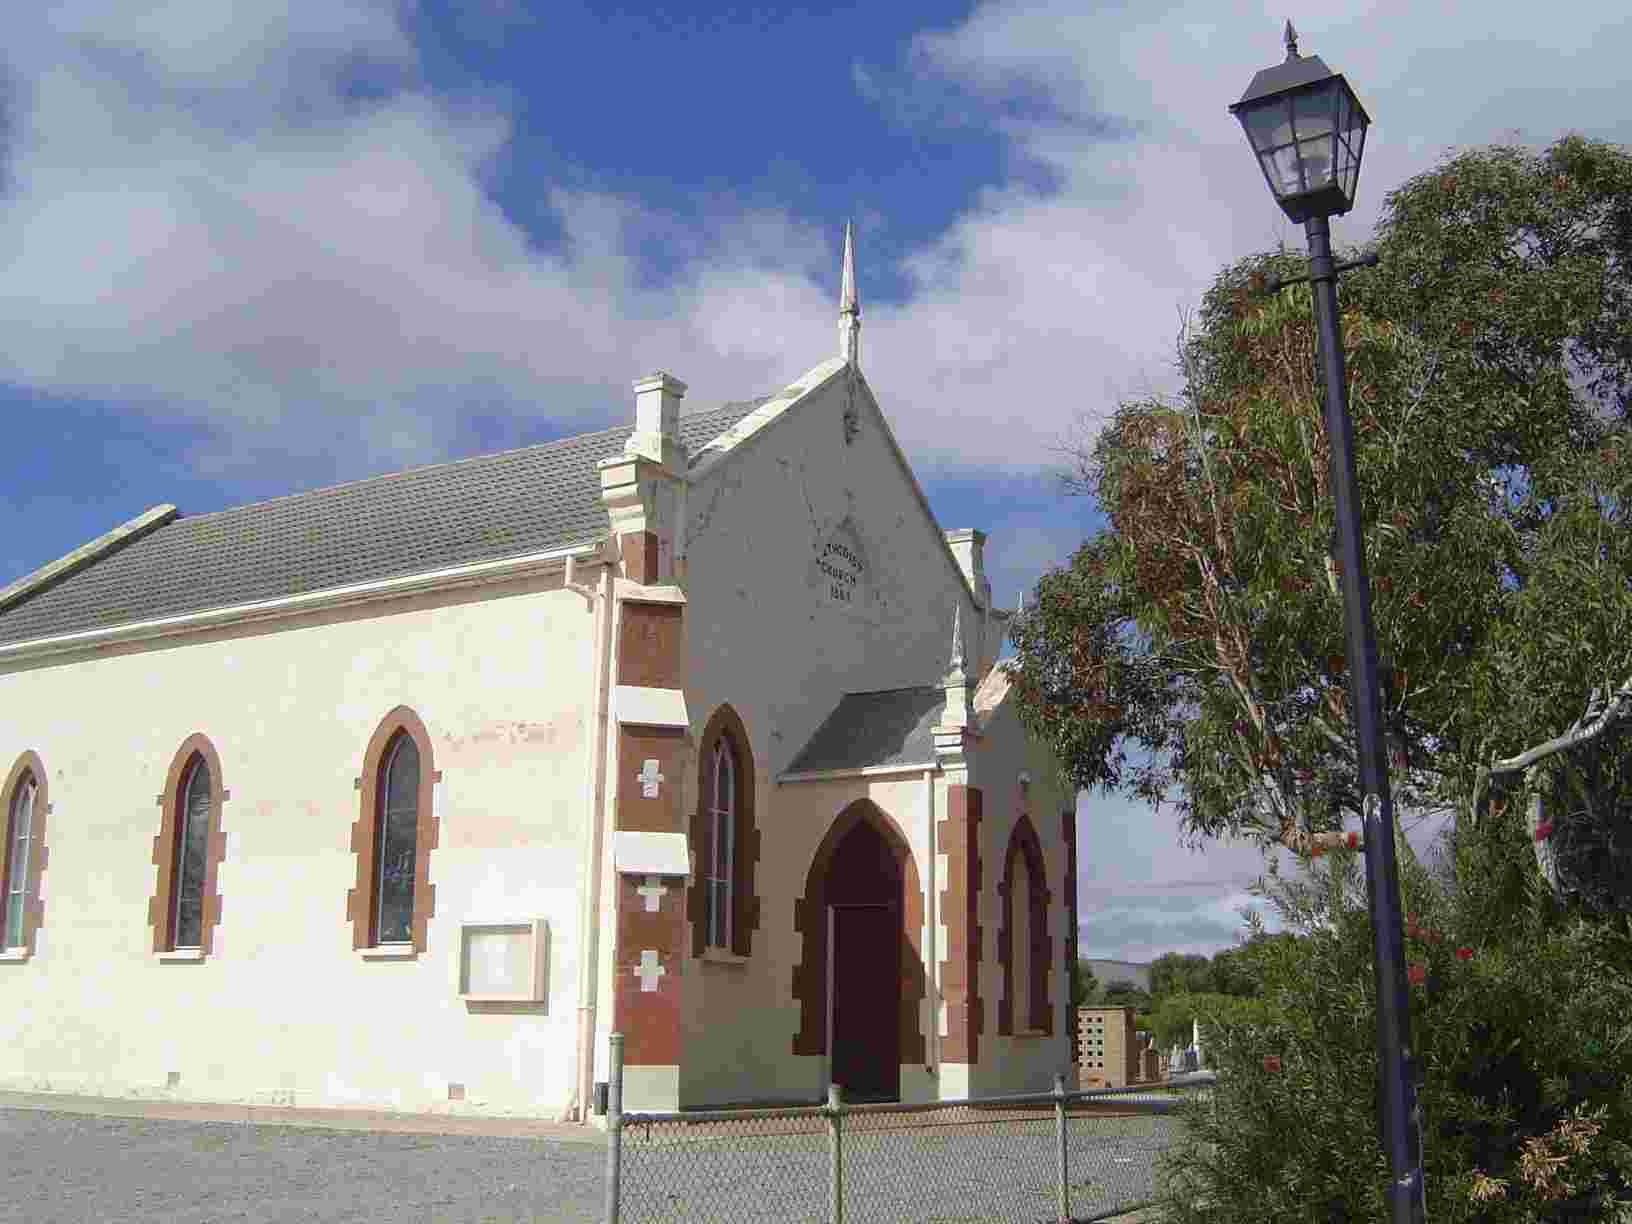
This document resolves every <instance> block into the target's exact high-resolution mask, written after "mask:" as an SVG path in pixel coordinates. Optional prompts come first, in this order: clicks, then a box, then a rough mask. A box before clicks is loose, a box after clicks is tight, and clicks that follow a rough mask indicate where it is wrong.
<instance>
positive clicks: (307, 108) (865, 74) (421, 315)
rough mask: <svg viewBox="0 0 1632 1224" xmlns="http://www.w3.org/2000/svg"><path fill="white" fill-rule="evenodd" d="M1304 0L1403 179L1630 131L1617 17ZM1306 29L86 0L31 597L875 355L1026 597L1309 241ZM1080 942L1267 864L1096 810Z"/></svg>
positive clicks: (43, 315)
mask: <svg viewBox="0 0 1632 1224" xmlns="http://www.w3.org/2000/svg"><path fill="white" fill-rule="evenodd" d="M1445 8H1446V12H1445V13H1443V14H1441V13H1440V12H1438V11H1437V8H1436V7H1435V6H1421V5H1407V4H1405V3H1404V2H1403V0H1391V2H1388V3H1374V4H1362V3H1331V4H1323V5H1321V6H1318V8H1317V9H1315V10H1314V11H1311V12H1310V13H1308V14H1307V16H1306V17H1305V18H1303V19H1301V20H1300V19H1299V15H1298V14H1296V13H1294V14H1293V18H1294V21H1296V22H1297V23H1298V25H1299V29H1300V32H1301V34H1302V48H1303V50H1304V51H1305V53H1315V54H1319V55H1321V56H1322V57H1323V58H1324V59H1325V60H1326V61H1327V63H1328V64H1330V65H1331V66H1332V67H1333V68H1334V69H1336V70H1338V71H1342V72H1344V73H1346V74H1347V75H1348V77H1349V79H1350V81H1351V82H1352V83H1353V84H1354V86H1355V88H1356V89H1357V91H1358V92H1359V94H1360V96H1361V98H1362V100H1363V101H1364V102H1365V104H1366V106H1367V108H1368V109H1369V110H1370V112H1371V114H1372V116H1373V118H1374V120H1375V126H1374V127H1373V129H1372V131H1371V134H1370V137H1369V139H1368V141H1367V150H1366V162H1365V166H1364V168H1363V170H1362V176H1361V187H1360V193H1361V200H1360V204H1359V206H1358V207H1357V208H1356V210H1355V211H1354V212H1353V213H1352V214H1350V216H1349V217H1347V218H1344V219H1342V220H1340V221H1338V222H1336V223H1335V225H1334V229H1335V230H1336V234H1337V238H1338V240H1339V241H1340V242H1341V241H1359V240H1363V239H1364V237H1365V236H1366V234H1367V233H1369V231H1370V229H1371V226H1372V225H1373V223H1374V222H1375V220H1376V216H1377V211H1378V205H1379V202H1380V200H1381V199H1382V197H1383V195H1384V194H1385V192H1386V191H1387V190H1388V189H1390V188H1391V187H1393V186H1396V185H1398V184H1399V183H1400V182H1402V181H1403V180H1404V179H1405V178H1406V177H1408V176H1409V175H1411V174H1415V173H1419V172H1421V171H1423V170H1426V169H1429V168H1431V166H1432V165H1433V163H1434V161H1435V160H1436V159H1437V158H1438V156H1440V155H1441V154H1442V153H1443V152H1444V151H1446V150H1447V149H1448V148H1450V147H1451V146H1453V145H1476V144H1483V143H1489V142H1493V141H1498V140H1506V141H1519V142H1523V143H1527V144H1530V145H1534V146H1540V145H1545V144H1547V143H1548V142H1550V141H1551V140H1553V139H1554V138H1556V137H1557V136H1558V135H1561V134H1562V133H1563V132H1565V131H1566V130H1570V129H1574V130H1578V131H1581V132H1583V133H1585V134H1587V135H1591V136H1598V137H1604V138H1609V139H1614V140H1620V141H1629V140H1632V121H1629V120H1628V119H1627V117H1626V116H1627V113H1628V112H1627V108H1626V106H1625V105H1624V98H1625V87H1626V85H1627V75H1628V70H1627V68H1626V66H1625V64H1626V55H1625V50H1626V47H1627V46H1628V44H1629V42H1632V39H1629V37H1628V36H1629V35H1632V19H1629V18H1628V17H1627V16H1626V15H1625V9H1624V6H1623V5H1619V4H1614V3H1607V2H1605V3H1596V2H1583V3H1577V4H1572V5H1571V6H1570V7H1569V12H1568V20H1561V19H1560V18H1561V13H1560V12H1559V11H1558V10H1549V9H1546V8H1542V7H1538V6H1534V5H1521V4H1517V3H1491V4H1484V5H1479V6H1465V7H1464V8H1463V10H1462V11H1461V12H1457V11H1456V8H1455V6H1445ZM1284 16H1285V13H1284V12H1283V11H1282V10H1281V9H1280V8H1279V7H1275V8H1270V7H1265V6H1261V5H1253V4H1245V3H1242V4H1234V5H1221V4H1217V3H1202V2H1201V0H1177V2H1174V0H1158V2H1149V3H1139V4H1131V3H1128V4H1093V3H1084V2H1083V0H1071V2H1069V3H1067V2H1064V0H991V2H988V3H982V4H970V3H959V4H950V3H921V2H917V3H896V4H889V5H877V4H874V5H866V6H863V5H825V6H820V7H814V6H812V7H800V6H792V5H787V6H776V7H774V8H772V7H769V6H767V7H765V8H758V7H752V6H745V5H744V6H728V5H709V4H703V3H690V4H687V5H684V6H674V7H667V8H665V7H662V6H654V5H604V4H579V3H570V2H566V0H553V2H552V3H549V4H543V3H524V2H522V0H466V2H465V3H459V4H454V3H448V2H446V0H435V2H432V0H424V2H422V3H391V2H390V0H236V2H235V3H233V4H231V5H223V4H220V3H219V0H162V2H155V0H55V2H54V3H51V4H47V5H30V6H24V7H23V8H22V9H21V11H20V13H13V14H8V21H7V39H6V43H5V45H4V46H3V47H0V107H3V110H0V114H3V122H0V217H3V223H0V420H3V421H4V423H5V427H6V428H5V437H6V439H7V443H8V445H7V446H6V447H5V448H4V449H3V450H0V585H3V584H4V583H5V582H8V581H10V580H11V579H13V578H16V577H18V576H20V575H22V574H25V573H27V572H29V571H31V570H33V569H34V568H36V567H37V566H39V565H42V564H44V563H46V562H48V561H50V560H52V559H54V558H55V557H57V556H60V555H61V554H63V553H65V552H67V551H69V550H70V549H72V548H74V547H77V546H78V545H79V544H81V543H83V542H84V541H85V540H87V539H89V538H91V537H93V536H95V535H98V534H100V533H101V532H103V531H105V530H107V529H108V528H110V527H112V526H114V525H115V524H117V523H119V522H122V521H124V520H125V519H128V518H130V517H132V516H134V515H135V514H137V513H139V512H141V511H142V510H143V509H145V508H147V507H148V506H151V505H154V504H157V503H160V502H173V503H175V504H177V505H178V506H180V507H181V509H182V510H183V512H195V513H196V512H202V511H207V510H213V509H218V508H220V507H223V506H228V505H234V504H240V503H243V502H247V501H253V500H257V499H260V498H265V497H269V496H275V495H278V494H281V493H286V492H291V491H295V490H299V489H305V488H311V487H315V486H319V485H322V484H327V483H333V482H335V481H338V480H345V479H353V478H356V477H360V476H364V475H369V474H373V473H376V472H381V471H390V470H394V469H397V468H401V467H404V466H408V465H410V464H415V463H423V462H434V461H437V460H442V459H451V458H457V457H460V456H464V455H469V454H474V453H480V452H482V451H486V450H493V449H499V448H502V447H507V446H515V445H524V444H526V443H529V442H534V441H542V440H547V439H550V438H554V437H560V436H563V435H566V434H570V433H576V432H580V431H582V430H585V429H592V428H598V427H602V426H605V425H608V424H614V423H617V422H620V421H622V420H625V419H627V417H628V415H629V412H630V411H631V400H630V392H629V381H630V379H631V378H633V377H634V376H635V375H637V374H640V373H643V372H645V371H647V370H650V369H653V368H665V369H668V370H671V371H672V372H673V373H675V374H676V375H678V376H679V377H681V378H682V379H684V380H685V381H686V382H687V383H688V384H690V387H691V392H690V395H689V397H688V406H695V407H702V406H707V405H710V404H717V403H720V402H724V401H726V400H730V399H738V398H744V397H747V396H751V395H756V394H761V393H764V392H766V391H769V390H771V389H774V388H776V387H779V386H782V385H785V384H786V383H787V382H788V381H789V380H790V379H791V378H792V377H794V376H795V375H797V374H798V373H800V372H801V371H803V370H804V369H807V368H808V367H809V366H811V365H813V364H815V363H816V362H817V361H819V360H821V359H823V358H825V357H826V356H828V355H829V354H830V353H831V352H832V351H833V349H834V346H835V329H834V309H835V298H836V292H837V263H838V246H839V240H840V234H841V231H842V226H843V223H844V220H845V219H846V218H847V217H854V218H855V219H856V222H857V225H858V233H859V240H858V254H859V280H860V287H861V293H862V299H863V308H864V320H865V327H864V332H863V364H864V366H865V368H866V369H867V372H868V377H869V380H870V381H871V382H872V384H873V385H874V387H875V388H876V389H877V391H878V392H879V395H880V398H881V400H882V402H883V405H884V408H885V411H886V412H887V413H888V414H889V416H890V418H891V422H892V425H893V427H894V428H895V430H896V433H897V436H898V437H899V439H900V441H901V443H902V445H903V446H904V448H905V449H906V451H907V453H908V455H909V457H910V458H911V460H912V461H913V463H914V465H915V467H916V468H917V470H918V472H919V475H920V478H921V479H922V481H923V482H924V484H925V487H926V491H927V493H928V495H929V497H930V500H931V503H932V505H933V506H934V509H935V511H936V514H937V516H938V517H939V518H940V519H941V521H942V523H943V524H944V525H945V526H947V527H960V526H980V527H983V528H985V529H986V530H988V531H989V532H990V533H991V540H990V543H989V545H988V565H989V567H990V569H991V572H992V578H993V583H994V587H995V591H996V595H997V598H998V599H999V601H1000V602H1001V603H1003V604H1005V605H1011V606H1012V604H1013V602H1014V600H1015V598H1016V596H1017V595H1018V593H1019V592H1020V590H1021V589H1022V588H1023V587H1025V586H1027V585H1029V584H1030V583H1031V582H1033V581H1035V579H1036V577H1037V575H1038V574H1039V573H1040V572H1042V571H1043V570H1044V569H1045V568H1047V567H1048V566H1050V565H1053V564H1057V563H1059V562H1061V561H1063V560H1064V559H1065V558H1066V557H1067V556H1068V555H1069V553H1070V550H1071V548H1072V547H1073V546H1074V544H1075V543H1077V542H1078V541H1080V540H1081V538H1082V537H1083V535H1084V534H1085V533H1088V532H1090V531H1092V530H1093V529H1094V527H1095V526H1096V523H1097V518H1096V512H1095V509H1094V507H1093V506H1092V505H1091V504H1090V503H1088V502H1084V501H1081V500H1075V501H1062V500H1061V499H1060V498H1059V497H1058V495H1057V492H1056V487H1055V485H1054V482H1053V480H1052V477H1051V473H1052V472H1053V471H1054V470H1055V469H1057V468H1058V466H1059V463H1060V460H1059V455H1058V447H1059V446H1060V444H1061V443H1062V442H1064V441H1066V440H1068V439H1072V438H1076V439H1081V438H1083V437H1084V436H1086V435H1085V434H1084V433H1083V430H1084V429H1085V428H1086V429H1091V428H1092V421H1093V419H1094V418H1095V417H1096V416H1097V415H1098V414H1102V413H1105V412H1107V411H1109V409H1110V408H1111V407H1113V406H1114V404H1115V402H1116V400H1117V399H1118V398H1119V397H1126V396H1130V395H1135V394H1142V393H1145V392H1148V391H1161V390H1166V389H1170V388H1171V387H1172V386H1173V374H1172V368H1171V354H1172V351H1173V340H1174V337H1175V334H1176V332H1177V329H1178V326H1179V323H1180V319H1181V314H1182V312H1183V311H1184V310H1186V309H1188V308H1193V307H1194V306H1195V305H1196V304H1197V303H1198V302H1199V300H1200V297H1201V294H1202V293H1203V292H1204V291H1205V289H1206V286H1207V284H1208V282H1209V280H1210V278H1211V277H1212V275H1213V274H1214V273H1215V272H1216V271H1217V269H1218V268H1219V267H1220V266H1222V265H1223V264H1224V263H1226V262H1228V261H1230V260H1232V259H1236V258H1239V257H1241V256H1243V255H1245V254H1248V253H1250V252H1251V251H1254V250H1258V249H1262V248H1265V247H1268V246H1273V245H1274V244H1275V243H1277V242H1279V241H1286V242H1288V243H1301V235H1299V234H1298V233H1296V231H1295V230H1293V228H1292V227H1291V226H1290V225H1288V224H1287V223H1286V222H1285V221H1284V220H1281V219H1280V218H1279V214H1278V212H1277V211H1276V210H1275V209H1274V207H1273V205H1272V204H1271V202H1270V200H1269V197H1268V194H1267V192H1266V190H1265V188H1264V186H1263V183H1262V180H1261V179H1260V178H1259V176H1258V174H1257V171H1256V169H1255V168H1254V166H1253V164H1252V161H1251V158H1250V156H1249V154H1248V153H1247V150H1246V147H1245V144H1244V141H1243V139H1242V137H1241V134H1240V131H1239V128H1238V127H1237V125H1236V124H1235V121H1234V120H1233V119H1232V118H1231V117H1230V116H1229V114H1228V113H1227V111H1226V110H1225V108H1226V106H1227V105H1228V104H1229V103H1230V102H1232V101H1234V100H1235V99H1236V98H1238V97H1239V96H1240V94H1241V91H1242V90H1243V89H1244V88H1245V86H1246V84H1247V82H1248V80H1250V79H1251V77H1252V74H1253V73H1254V72H1255V71H1256V70H1257V69H1259V68H1262V67H1266V66H1268V65H1269V64H1271V63H1274V62H1276V61H1277V60H1279V58H1280V57H1281V54H1282V51H1281V44H1280V30H1281V22H1282V20H1283V18H1284ZM1079 813H1080V820H1081V823H1082V846H1083V864H1082V871H1081V877H1082V890H1083V895H1082V903H1083V909H1082V912H1083V915H1084V919H1085V930H1084V940H1083V951H1084V954H1085V955H1099V956H1107V957H1121V958H1125V959H1133V960H1144V959H1148V958H1149V957H1150V956H1153V955H1156V954H1158V953H1160V952H1162V951H1165V950H1169V949H1174V950H1182V951H1201V952H1212V951H1216V950H1217V949H1218V948H1220V947H1223V946H1226V945H1227V944H1228V943H1229V942H1230V940H1231V938H1232V936H1233V933H1234V932H1235V931H1236V930H1238V929H1239V926H1240V923H1239V920H1238V919H1237V918H1236V916H1235V910H1236V908H1237V907H1238V906H1239V905H1240V904H1241V903H1242V902H1243V901H1244V900H1245V898H1244V896H1243V895H1242V893H1241V886H1242V885H1243V884H1244V883H1245V882H1246V881H1247V880H1249V879H1250V878H1251V877H1252V876H1253V875H1254V874H1255V873H1256V871H1257V870H1258V867H1259V862H1260V861H1259V858H1258V856H1257V854H1256V853H1255V852H1253V851H1252V850H1250V849H1247V848H1241V847H1236V848H1230V847H1214V848H1213V849H1211V850H1210V851H1209V852H1208V853H1207V854H1206V855H1205V856H1203V855H1197V854H1192V853H1189V852H1186V851H1183V850H1180V849H1178V848H1177V845H1176V837H1175V831H1174V829H1173V827H1172V824H1171V820H1170V818H1168V817H1165V816H1159V817H1152V816H1151V815H1150V814H1149V813H1147V812H1144V811H1143V810H1141V809H1137V808H1130V807H1129V806H1128V805H1126V804H1123V803H1121V802H1119V801H1116V800H1106V799H1102V798H1099V797H1085V798H1084V799H1083V800H1082V803H1081V806H1080V808H1079Z"/></svg>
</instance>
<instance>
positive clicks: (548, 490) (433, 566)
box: [0, 399, 765, 643]
mask: <svg viewBox="0 0 1632 1224" xmlns="http://www.w3.org/2000/svg"><path fill="white" fill-rule="evenodd" d="M764 402H765V401H764V400H763V399H759V400H748V401H744V402H741V403H735V404H727V405H726V406H725V407H723V408H716V409H713V410H711V411H707V412H698V413H694V414H692V415H690V416H682V417H681V418H680V437H681V440H682V441H684V442H685V444H686V446H687V448H688V449H690V450H691V451H692V452H693V453H696V451H698V450H700V449H701V448H702V447H703V446H704V445H705V444H706V443H708V442H709V441H711V440H712V439H713V438H715V437H716V436H718V435H719V434H721V433H723V432H725V431H726V430H727V429H730V428H731V426H733V425H735V424H736V423H737V422H738V421H740V420H741V419H742V418H743V417H745V416H747V415H748V414H749V413H750V412H752V411H753V410H754V409H755V408H757V407H758V406H759V405H761V404H763V403H764ZM633 432H634V426H633V424H629V425H621V426H618V427H617V428H615V429H603V430H601V431H599V432H598V433H590V434H580V435H578V436H577V437H573V438H563V439H561V440H559V441H556V442H545V443H542V444H541V445H538V446H527V447H523V448H521V449H519V450H511V451H503V452H500V453H499V454H494V455H478V456H476V457H474V458H471V459H460V460H457V461H455V462H452V463H438V464H432V465H431V466H429V467H421V468H414V469H411V470H409V471H406V472H397V473H395V474H392V475H389V476H376V477H373V478H371V479H368V480H359V481H354V482H352V483H351V484H343V485H336V486H334V487H333V488H329V489H317V490H314V491H312V492H310V493H296V494H294V495H292V496H289V497H280V498H276V499H274V500H272V501H265V502H259V503H256V504H255V505H250V506H239V507H236V508H234V509H231V510H220V511H216V512H214V513H211V514H198V515H182V516H179V517H177V518H176V519H175V520H174V521H172V522H171V523H169V524H168V525H166V526H164V527H161V528H159V529H158V530H157V531H154V532H152V533H151V534H149V535H146V536H143V537H141V538H140V539H138V540H136V542H135V543H133V544H130V545H128V546H126V547H124V548H121V549H118V550H117V551H115V552H112V553H110V554H108V555H106V556H104V557H102V558H100V559H99V560H97V561H95V562H94V563H92V564H91V565H88V566H86V567H85V568H84V569H82V570H80V571H79V572H78V573H75V574H71V575H69V576H68V577H65V578H63V579H61V580H60V581H57V582H54V583H49V584H47V585H46V586H44V587H42V588H41V589H40V590H38V591H35V592H33V593H32V594H29V595H27V596H25V597H24V598H23V599H22V600H21V601H20V602H19V603H17V604H16V605H14V606H12V607H10V608H7V609H5V610H3V611H0V643H4V642H24V641H29V640H31V639H34V638H44V637H54V636H56V635H58V634H64V633H77V632H82V631H85V630H90V629H101V628H106V627H110V626H114V625H122V624H129V623H132V622H135V621H145V620H153V619H156V618H159V617H166V616H179V615H182V614H183V613H187V612H201V611H205V610H207V609H210V608H224V607H233V606H236V605H239V604H247V603H255V602H258V601H260V600H265V599H276V598H279V597H282V596H288V595H299V594H304V593H306V592H309V591H321V590H327V589H329V588H333V587H341V586H350V585H352V584H354V583H362V582H371V581H377V580H379V579H383V578H395V577H402V576H404V575H408V574H418V573H425V572H427V571H430V570H438V569H444V568H447V567H449V566H455V565H468V564H471V563H474V562H478V561H496V560H499V559H501V558H504V557H516V556H524V555H526V554H528V553H535V552H545V551H547V550H549V549H553V548H560V547H564V546H566V545H570V544H578V543H583V542H587V541H590V540H594V539H596V538H598V537H601V536H604V535H605V534H606V533H607V532H608V531H609V530H610V527H609V524H608V522H607V517H606V510H605V508H604V507H603V506H602V504H601V488H600V475H599V473H598V472H597V471H596V467H595V465H596V463H597V462H598V461H599V460H601V459H605V458H607V457H609V456H612V455H617V454H620V453H622V451H623V444H624V442H625V441H627V440H628V438H629V435H630V434H631V433H633Z"/></svg>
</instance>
